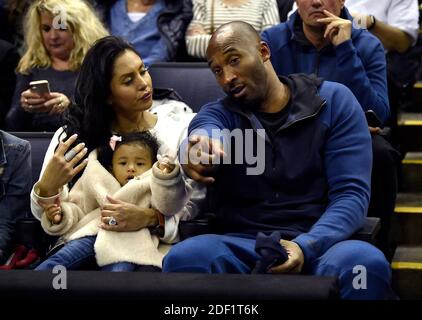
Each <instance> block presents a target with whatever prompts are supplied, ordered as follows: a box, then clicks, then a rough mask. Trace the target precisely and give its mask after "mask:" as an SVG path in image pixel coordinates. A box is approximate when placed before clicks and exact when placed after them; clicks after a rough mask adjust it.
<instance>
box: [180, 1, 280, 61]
mask: <svg viewBox="0 0 422 320" xmlns="http://www.w3.org/2000/svg"><path fill="white" fill-rule="evenodd" d="M192 4H193V19H192V21H191V23H190V25H189V27H188V30H187V31H186V46H187V51H188V54H189V55H191V56H193V57H196V58H201V59H205V52H206V50H207V47H208V42H209V41H210V39H211V35H212V34H213V32H214V30H216V29H217V28H218V27H219V26H221V25H223V24H224V23H227V22H231V21H244V22H247V23H249V24H250V25H252V26H253V27H254V28H255V30H256V31H258V32H261V31H263V30H265V29H267V28H269V27H271V26H273V25H276V24H278V23H280V17H279V13H278V7H277V1H276V0H253V1H252V0H192Z"/></svg>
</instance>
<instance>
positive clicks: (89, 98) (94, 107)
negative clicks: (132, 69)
mask: <svg viewBox="0 0 422 320" xmlns="http://www.w3.org/2000/svg"><path fill="white" fill-rule="evenodd" d="M126 50H131V51H133V52H134V53H136V54H137V55H138V56H139V54H138V53H137V52H136V50H135V48H134V47H132V46H131V45H130V44H129V43H128V42H126V41H125V40H123V39H121V38H119V37H115V36H107V37H104V38H102V39H99V40H97V41H96V42H95V43H94V45H93V46H92V48H91V49H90V50H89V51H88V53H87V55H86V56H85V59H84V61H83V63H82V66H81V69H80V71H79V75H78V78H77V80H76V88H75V94H74V99H75V101H74V104H72V106H71V107H70V108H68V109H67V111H66V113H65V114H64V115H63V117H64V118H63V119H64V125H65V132H66V136H67V137H70V136H71V135H73V134H74V133H77V134H78V141H77V142H76V143H79V142H85V144H86V147H87V148H88V153H89V152H90V151H92V150H94V149H95V148H97V147H99V146H101V145H104V144H105V143H106V142H108V139H110V137H111V126H112V123H113V121H114V119H115V113H114V110H113V108H112V107H111V105H110V104H107V99H108V98H109V96H110V94H111V89H110V83H111V80H112V77H113V70H114V63H115V61H116V59H117V58H118V57H120V55H121V54H123V53H124V52H125V51H126Z"/></svg>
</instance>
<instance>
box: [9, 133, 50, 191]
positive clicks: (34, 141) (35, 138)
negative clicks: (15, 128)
mask: <svg viewBox="0 0 422 320" xmlns="http://www.w3.org/2000/svg"><path fill="white" fill-rule="evenodd" d="M10 133H11V134H13V135H14V136H16V137H19V138H21V139H24V140H26V141H28V142H29V143H30V144H31V159H32V182H33V184H34V183H35V182H37V181H38V178H39V176H40V172H41V168H42V164H43V161H44V156H45V153H46V152H47V149H48V146H49V144H50V141H51V138H52V137H53V135H54V132H10Z"/></svg>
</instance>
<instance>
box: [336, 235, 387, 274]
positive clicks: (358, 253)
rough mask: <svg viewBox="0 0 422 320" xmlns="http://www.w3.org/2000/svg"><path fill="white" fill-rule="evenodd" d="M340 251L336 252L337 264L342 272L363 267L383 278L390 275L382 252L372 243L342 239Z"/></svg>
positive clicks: (353, 270)
mask: <svg viewBox="0 0 422 320" xmlns="http://www.w3.org/2000/svg"><path fill="white" fill-rule="evenodd" d="M342 244H343V248H341V251H342V253H340V254H338V257H339V260H338V261H337V263H338V265H339V266H341V268H342V269H343V270H342V272H350V271H352V272H357V270H360V269H364V270H366V271H367V272H368V273H371V274H377V275H378V276H380V277H383V278H389V277H390V276H391V268H390V265H389V264H388V262H387V259H386V258H385V256H384V254H383V253H382V252H381V251H380V250H379V249H378V248H376V247H374V246H373V245H371V244H369V243H367V242H363V241H358V240H349V241H344V242H343V243H342Z"/></svg>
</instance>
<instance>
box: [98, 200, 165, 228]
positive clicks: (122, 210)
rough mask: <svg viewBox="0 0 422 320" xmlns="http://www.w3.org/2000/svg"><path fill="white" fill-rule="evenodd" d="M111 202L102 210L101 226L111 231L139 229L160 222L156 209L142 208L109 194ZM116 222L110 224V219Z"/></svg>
mask: <svg viewBox="0 0 422 320" xmlns="http://www.w3.org/2000/svg"><path fill="white" fill-rule="evenodd" d="M107 200H108V201H109V202H110V203H108V204H105V205H104V206H103V207H102V210H101V216H102V218H101V222H102V223H101V225H100V228H102V229H104V230H110V231H137V230H139V229H142V228H146V227H151V226H155V225H157V224H158V217H157V213H156V211H155V209H152V208H140V207H138V206H136V205H134V204H131V203H128V202H124V201H121V200H118V199H115V198H113V197H111V196H107ZM112 218H114V221H115V224H114V225H113V224H110V223H109V222H110V220H112V221H113V219H112Z"/></svg>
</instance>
